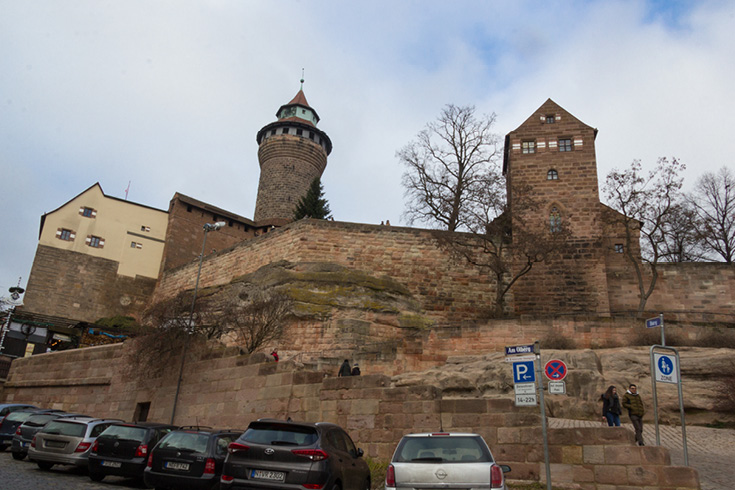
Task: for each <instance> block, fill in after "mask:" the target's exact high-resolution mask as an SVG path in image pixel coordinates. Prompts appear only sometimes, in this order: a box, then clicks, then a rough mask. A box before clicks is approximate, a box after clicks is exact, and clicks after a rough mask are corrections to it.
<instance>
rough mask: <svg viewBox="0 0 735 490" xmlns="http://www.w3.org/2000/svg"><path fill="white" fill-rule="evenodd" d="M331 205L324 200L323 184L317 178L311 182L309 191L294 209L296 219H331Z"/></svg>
mask: <svg viewBox="0 0 735 490" xmlns="http://www.w3.org/2000/svg"><path fill="white" fill-rule="evenodd" d="M330 213H331V211H330V210H329V204H328V203H327V200H326V199H324V188H323V187H322V182H321V180H319V178H318V177H317V178H316V179H314V180H313V181H312V182H311V186H310V187H309V191H308V192H307V193H306V195H305V196H304V197H302V198H301V200H300V201H299V203H298V204H297V205H296V209H294V219H296V220H299V219H301V218H304V217H309V218H316V219H328V218H331V217H332V216H331V214H330Z"/></svg>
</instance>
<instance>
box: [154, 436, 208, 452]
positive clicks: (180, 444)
mask: <svg viewBox="0 0 735 490" xmlns="http://www.w3.org/2000/svg"><path fill="white" fill-rule="evenodd" d="M207 442H209V436H208V435H207V434H199V433H196V432H171V433H170V434H168V435H166V437H164V438H163V439H162V440H161V442H160V443H159V444H158V446H157V447H158V448H160V449H178V450H180V451H189V452H194V453H205V452H207Z"/></svg>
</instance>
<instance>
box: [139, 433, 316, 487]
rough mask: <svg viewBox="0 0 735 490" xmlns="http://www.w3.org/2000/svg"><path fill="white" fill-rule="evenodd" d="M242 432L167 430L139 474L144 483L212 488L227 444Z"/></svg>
mask: <svg viewBox="0 0 735 490" xmlns="http://www.w3.org/2000/svg"><path fill="white" fill-rule="evenodd" d="M242 432H243V431H242V430H238V429H228V430H215V429H209V428H206V429H205V428H201V427H196V428H185V427H184V428H182V429H181V430H176V431H173V432H169V433H168V434H167V435H166V436H165V437H164V438H163V439H161V441H160V442H159V443H158V444H157V445H156V447H155V448H153V450H152V451H151V452H150V456H149V457H148V467H147V468H146V469H145V473H144V474H143V477H144V480H145V483H146V485H148V486H149V487H155V488H156V489H164V488H168V489H176V490H180V489H190V488H191V489H212V488H216V487H217V485H218V484H219V479H220V475H221V474H222V465H223V464H224V462H225V457H226V456H227V446H228V445H229V444H230V443H231V442H233V441H234V440H235V439H237V438H238V436H239V435H240V434H242ZM302 490H303V489H302Z"/></svg>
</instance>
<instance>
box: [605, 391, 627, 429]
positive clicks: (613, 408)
mask: <svg viewBox="0 0 735 490" xmlns="http://www.w3.org/2000/svg"><path fill="white" fill-rule="evenodd" d="M600 400H602V419H603V420H607V425H609V426H610V427H612V426H613V425H614V426H615V427H620V414H621V413H623V410H622V408H621V407H620V399H619V398H618V390H617V388H615V387H614V386H610V387H609V388H608V389H607V391H606V392H605V393H603V394H602V396H600Z"/></svg>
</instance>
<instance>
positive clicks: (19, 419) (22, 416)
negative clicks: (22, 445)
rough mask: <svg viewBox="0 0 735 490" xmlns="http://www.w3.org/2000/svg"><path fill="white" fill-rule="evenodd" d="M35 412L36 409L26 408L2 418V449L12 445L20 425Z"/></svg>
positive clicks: (0, 424)
mask: <svg viewBox="0 0 735 490" xmlns="http://www.w3.org/2000/svg"><path fill="white" fill-rule="evenodd" d="M35 412H36V410H35V409H28V408H24V409H22V410H16V411H15V412H10V413H8V414H7V415H5V416H4V417H2V418H0V451H5V450H6V449H7V448H8V447H10V444H11V443H12V442H13V434H15V431H16V430H18V426H19V425H20V424H22V423H23V422H24V421H25V420H26V419H27V418H28V417H30V416H31V415H33V414H34V413H35Z"/></svg>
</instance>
